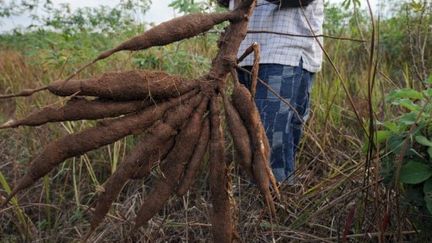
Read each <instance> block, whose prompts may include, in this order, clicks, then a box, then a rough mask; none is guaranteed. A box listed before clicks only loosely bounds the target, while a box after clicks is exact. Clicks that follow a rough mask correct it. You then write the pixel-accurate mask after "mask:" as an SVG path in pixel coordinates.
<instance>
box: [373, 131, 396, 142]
mask: <svg viewBox="0 0 432 243" xmlns="http://www.w3.org/2000/svg"><path fill="white" fill-rule="evenodd" d="M391 134H392V132H391V131H385V130H381V131H377V132H376V133H375V143H376V144H380V143H383V142H385V141H387V139H388V138H389V137H390V135H391Z"/></svg>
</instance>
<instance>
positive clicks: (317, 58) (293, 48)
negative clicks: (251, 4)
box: [230, 0, 324, 73]
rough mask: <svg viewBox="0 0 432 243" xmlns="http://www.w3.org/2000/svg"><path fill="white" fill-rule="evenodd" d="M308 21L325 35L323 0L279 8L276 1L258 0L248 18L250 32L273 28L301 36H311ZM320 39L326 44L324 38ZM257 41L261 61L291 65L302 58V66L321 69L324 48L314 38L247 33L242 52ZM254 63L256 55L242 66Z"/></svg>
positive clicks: (314, 28) (294, 64) (274, 30)
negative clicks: (295, 6)
mask: <svg viewBox="0 0 432 243" xmlns="http://www.w3.org/2000/svg"><path fill="white" fill-rule="evenodd" d="M232 2H233V0H231V2H230V5H231V6H230V7H231V8H232V5H233V3H232ZM305 16H306V18H307V19H308V20H309V22H310V24H311V26H312V30H313V32H314V34H315V35H321V34H322V25H323V21H324V3H323V0H315V1H313V2H312V3H311V4H310V5H308V6H307V7H304V14H303V10H302V9H301V8H288V9H283V10H280V9H278V6H277V5H275V4H271V3H269V2H267V1H265V0H258V1H257V7H256V8H255V11H254V13H253V15H252V17H251V19H250V21H249V26H248V30H249V31H270V32H280V33H287V34H293V35H301V36H312V35H313V33H312V32H311V30H310V28H309V25H308V23H307V21H306V19H305ZM318 40H319V41H320V42H321V43H323V40H322V37H319V38H318ZM254 42H257V43H258V44H259V45H260V48H261V59H260V63H267V64H270V63H273V64H282V65H289V66H298V65H299V62H300V59H303V68H304V69H306V70H307V71H309V72H313V73H315V72H318V71H319V70H320V69H321V62H322V50H321V48H320V46H319V45H318V43H317V41H316V39H315V38H313V37H299V36H288V35H278V34H271V33H248V34H247V36H246V38H245V39H244V41H243V42H242V44H241V46H240V49H239V55H241V54H243V52H244V51H245V49H246V48H248V47H249V46H250V45H251V44H252V43H254ZM252 63H253V55H249V56H248V57H247V58H246V59H245V60H244V61H243V62H242V63H240V65H241V66H249V65H252Z"/></svg>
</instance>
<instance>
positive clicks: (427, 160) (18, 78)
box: [0, 0, 432, 242]
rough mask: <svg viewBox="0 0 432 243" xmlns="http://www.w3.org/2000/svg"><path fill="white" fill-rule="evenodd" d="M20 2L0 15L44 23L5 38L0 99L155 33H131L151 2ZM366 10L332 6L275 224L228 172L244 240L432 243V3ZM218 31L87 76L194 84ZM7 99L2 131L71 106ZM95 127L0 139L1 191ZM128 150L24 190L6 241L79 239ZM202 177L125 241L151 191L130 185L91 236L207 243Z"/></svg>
mask: <svg viewBox="0 0 432 243" xmlns="http://www.w3.org/2000/svg"><path fill="white" fill-rule="evenodd" d="M0 3H2V1H0ZM12 3H13V4H10V5H8V4H2V5H0V16H1V17H5V16H6V17H7V16H12V15H17V14H20V13H23V12H32V10H33V9H34V8H39V9H41V10H42V12H43V13H44V14H43V15H37V16H33V18H34V19H35V23H38V24H36V25H32V26H29V27H28V28H27V29H25V30H15V31H11V32H9V33H3V34H1V35H0V93H11V92H16V91H18V90H21V89H23V88H34V87H38V86H41V85H42V84H47V83H49V82H51V81H53V80H56V79H61V78H64V77H66V76H67V75H68V74H70V73H72V72H73V71H74V70H75V69H76V68H78V67H80V66H81V65H82V64H83V63H86V62H87V61H89V60H91V59H92V58H94V57H95V56H96V55H97V54H98V53H99V52H101V51H103V50H107V49H110V48H111V47H113V46H115V45H116V44H118V43H120V42H121V41H123V40H126V39H128V38H129V37H131V36H134V35H137V34H139V33H142V32H143V31H144V30H145V29H148V28H150V27H151V26H150V25H148V24H142V25H137V24H135V22H134V18H133V17H131V16H134V15H135V14H137V13H143V12H145V11H147V10H148V7H149V6H150V5H149V4H151V2H150V1H147V0H122V1H121V2H120V4H119V5H118V6H116V7H114V8H107V7H100V8H83V9H78V10H76V11H72V10H71V9H70V8H68V7H67V6H66V5H64V6H60V7H55V6H54V5H53V4H52V2H51V1H49V0H46V1H45V0H44V1H42V0H40V1H38V0H21V1H14V2H12ZM359 4H360V1H359V0H345V1H344V2H343V4H337V5H335V4H329V3H326V5H325V11H326V13H325V14H326V20H325V26H324V29H325V34H326V35H328V36H330V37H327V38H326V39H325V45H324V48H325V51H326V54H327V55H326V60H325V62H324V67H323V70H322V71H321V72H320V73H318V74H317V77H316V80H315V84H314V88H313V91H312V99H313V105H312V114H311V117H310V120H309V121H308V123H307V126H306V128H305V136H304V138H303V141H302V143H301V149H300V150H301V151H300V153H299V154H300V156H299V157H298V161H297V174H298V184H297V185H296V186H295V187H290V188H285V189H284V190H283V198H282V200H281V201H280V202H278V203H277V208H278V215H279V218H278V219H277V220H275V221H270V219H268V218H267V217H266V214H265V211H264V207H263V205H262V200H261V199H260V198H259V197H257V196H256V195H258V191H257V189H256V188H254V187H253V186H250V184H249V182H248V181H247V180H245V177H244V176H243V175H242V172H240V171H239V170H238V168H236V167H234V168H232V171H231V174H232V176H233V192H232V193H233V195H234V197H235V198H236V200H237V206H238V210H237V211H236V215H235V216H236V218H237V220H238V230H239V233H240V236H241V238H242V239H244V241H245V242H270V241H274V242H287V241H294V242H297V241H306V242H313V241H317V242H335V241H350V242H364V241H372V242H389V241H390V242H392V241H412V242H430V241H431V240H432V235H431V233H430V229H431V227H432V120H431V119H432V115H431V114H432V104H431V102H430V101H431V99H432V89H431V86H432V76H431V75H432V74H431V71H432V58H431V57H432V48H431V47H432V3H431V2H429V1H427V0H406V1H398V0H383V1H381V3H380V5H379V10H380V11H378V12H379V13H381V14H378V15H371V14H370V12H369V11H368V9H367V7H366V8H364V6H367V1H361V5H362V6H363V7H360V5H359ZM172 6H173V7H174V8H176V9H177V10H178V11H179V12H181V13H184V14H187V13H191V12H199V11H221V9H220V8H218V7H217V6H216V5H215V3H214V2H213V1H208V2H207V1H203V2H194V1H193V0H174V1H172ZM222 28H223V26H218V27H217V28H215V29H214V30H212V31H211V32H210V33H207V34H204V35H202V36H199V37H196V38H192V39H189V40H185V41H181V42H178V43H174V44H171V45H168V46H165V47H155V48H151V49H149V50H145V51H141V52H138V53H133V54H131V53H120V54H117V55H115V56H114V57H111V58H110V59H108V60H106V61H103V62H99V63H97V64H96V65H94V66H92V67H91V68H89V69H87V70H85V71H84V72H83V73H81V74H80V76H81V77H88V76H93V75H98V74H100V73H103V72H105V71H108V70H110V71H113V70H126V69H158V70H164V71H167V72H169V73H175V74H180V75H183V76H186V77H198V76H200V75H202V74H204V73H206V72H207V70H208V68H209V67H210V63H211V59H212V57H213V56H214V54H215V53H216V52H217V47H216V41H217V39H218V33H220V31H221V30H222ZM331 37H347V38H348V39H340V38H331ZM359 40H362V41H359ZM0 102H1V103H0V122H5V121H7V120H9V119H12V118H14V117H23V116H24V115H25V114H28V113H29V112H30V111H31V110H34V109H37V108H40V107H43V106H46V105H48V104H61V103H63V102H65V100H64V99H58V98H55V97H53V96H51V95H48V94H46V93H40V94H37V95H34V96H32V97H29V98H19V99H16V100H1V101H0ZM91 123H92V122H88V121H83V122H65V123H61V124H50V125H45V126H43V127H38V128H28V127H23V128H19V129H16V130H4V131H0V195H2V196H3V195H5V194H6V193H7V192H9V191H10V187H11V185H14V184H15V181H16V180H17V179H18V178H19V177H20V176H21V175H23V173H24V172H25V170H26V166H27V164H28V162H29V159H30V158H31V157H32V156H33V155H35V154H37V153H38V151H40V150H41V148H42V147H43V146H44V144H46V143H47V142H49V141H51V140H53V139H55V138H57V137H59V136H61V135H64V134H67V133H72V132H75V131H79V130H81V129H83V128H86V127H88V126H90V125H91ZM134 141H135V137H132V136H131V137H128V138H126V139H123V140H121V141H118V142H116V143H115V144H113V145H111V146H106V147H104V148H103V149H100V150H98V151H94V152H91V153H89V154H87V155H84V156H81V157H76V158H73V159H70V160H67V161H66V162H65V163H63V164H62V165H61V167H60V168H58V169H56V170H55V171H53V172H52V173H50V174H49V175H48V176H46V177H44V178H43V180H40V181H39V182H38V184H37V185H36V186H34V187H32V188H31V189H29V190H27V191H26V192H24V193H21V194H20V195H19V196H18V197H17V198H16V199H14V200H13V203H12V205H10V206H9V207H7V208H3V209H0V241H1V242H22V241H43V242H45V241H46V242H70V241H76V240H79V239H80V238H81V237H82V236H83V234H85V232H86V230H87V229H88V227H89V223H88V221H87V219H88V215H89V210H91V205H92V201H93V199H94V196H95V194H96V193H97V191H98V190H100V188H101V185H102V184H103V182H104V180H105V179H106V178H107V177H108V175H109V174H110V173H112V172H113V171H115V170H116V168H117V166H118V165H119V163H121V160H122V158H123V157H124V155H125V153H126V152H127V151H128V150H129V149H130V148H131V146H133V144H134ZM227 146H228V147H230V148H231V144H230V143H228V145H227ZM227 158H228V159H231V158H232V156H230V155H228V156H227ZM206 177H207V172H206V170H205V169H203V171H202V173H201V176H200V178H198V181H197V182H196V184H195V186H194V187H193V189H192V190H191V191H190V192H189V193H188V194H187V195H186V196H184V197H182V198H173V199H171V200H170V202H169V204H168V205H167V206H166V207H165V209H164V210H163V211H162V212H160V213H159V215H158V216H156V217H155V218H153V219H152V220H151V221H150V223H149V225H148V226H147V227H146V228H145V229H141V230H140V232H135V234H130V230H131V228H132V226H133V225H132V222H130V221H129V220H128V219H130V218H132V217H133V216H134V214H135V211H136V210H137V207H139V206H140V205H141V202H142V201H143V197H145V195H146V193H147V192H148V191H149V188H150V187H149V185H150V183H149V181H134V182H131V183H129V184H128V186H127V187H125V188H124V190H123V192H122V193H121V195H120V197H119V198H118V200H117V202H116V203H115V204H114V206H113V207H112V209H111V211H110V214H109V217H108V218H107V219H106V221H105V223H104V225H103V226H101V227H100V228H99V229H98V231H97V234H95V235H94V236H93V238H92V239H91V240H92V241H95V242H101V241H120V240H121V241H149V242H165V241H190V242H196V241H207V239H209V236H210V230H209V227H210V226H211V225H209V224H208V222H209V219H208V209H209V207H210V203H209V201H208V187H207V184H206ZM2 196H0V198H1V197H2ZM89 205H90V207H89Z"/></svg>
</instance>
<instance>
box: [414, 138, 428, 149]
mask: <svg viewBox="0 0 432 243" xmlns="http://www.w3.org/2000/svg"><path fill="white" fill-rule="evenodd" d="M415 140H416V141H417V143H419V144H421V145H424V146H428V147H432V141H430V140H429V139H427V138H426V137H424V136H416V137H415Z"/></svg>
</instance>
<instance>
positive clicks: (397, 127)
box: [383, 121, 400, 133]
mask: <svg viewBox="0 0 432 243" xmlns="http://www.w3.org/2000/svg"><path fill="white" fill-rule="evenodd" d="M383 125H384V127H385V128H387V129H388V130H390V131H391V132H394V133H396V132H399V130H400V125H398V124H397V123H396V122H392V121H386V122H384V124H383Z"/></svg>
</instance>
